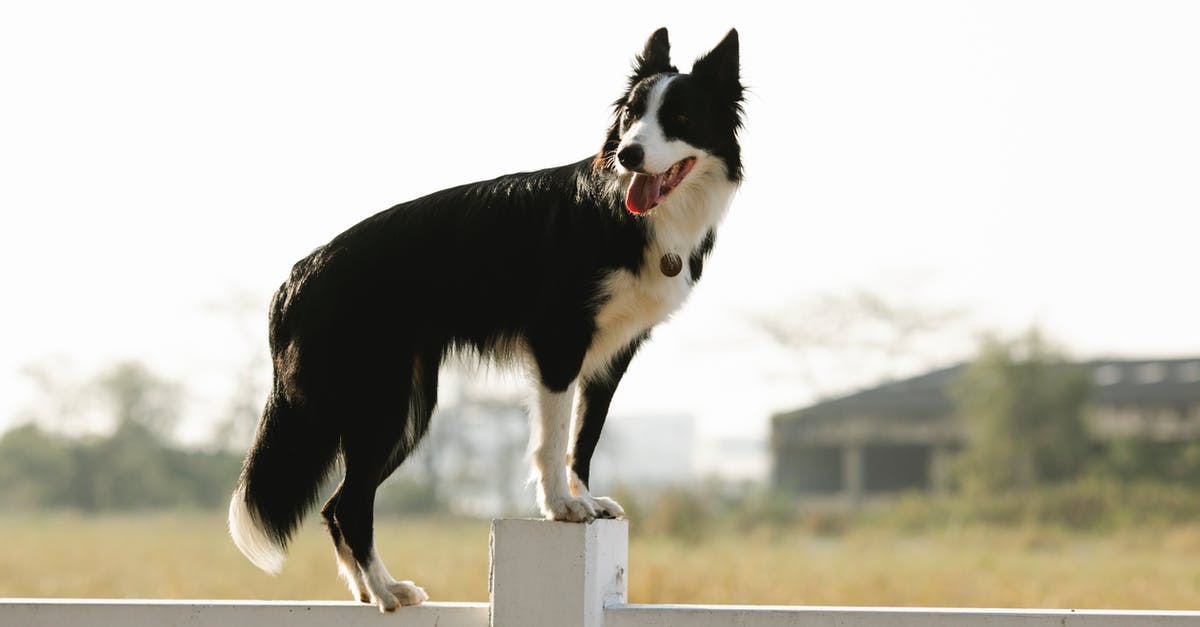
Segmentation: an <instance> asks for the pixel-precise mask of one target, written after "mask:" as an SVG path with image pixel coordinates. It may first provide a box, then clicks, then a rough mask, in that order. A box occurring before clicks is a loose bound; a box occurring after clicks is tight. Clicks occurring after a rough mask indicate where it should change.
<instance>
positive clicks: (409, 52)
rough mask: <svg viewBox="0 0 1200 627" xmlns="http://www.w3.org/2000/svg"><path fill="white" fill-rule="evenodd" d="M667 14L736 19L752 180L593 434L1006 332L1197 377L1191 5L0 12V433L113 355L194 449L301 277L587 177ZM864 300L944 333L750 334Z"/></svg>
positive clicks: (681, 46)
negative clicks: (545, 186) (340, 256)
mask: <svg viewBox="0 0 1200 627" xmlns="http://www.w3.org/2000/svg"><path fill="white" fill-rule="evenodd" d="M784 6H786V7H787V8H786V10H785V9H784V8H783V7H784ZM660 26H666V27H668V28H669V29H670V37H671V42H672V56H673V60H674V61H675V62H676V64H677V65H679V66H680V68H681V70H683V71H687V69H688V68H690V65H691V61H692V60H694V59H695V58H696V57H697V56H698V55H699V54H701V53H703V52H705V51H707V50H708V49H709V48H711V47H712V46H713V45H715V44H716V43H717V42H718V41H719V40H720V39H721V37H722V36H723V35H724V34H725V33H726V32H727V31H728V29H729V28H731V27H736V28H737V29H738V30H739V33H740V40H741V62H742V79H743V82H744V83H745V84H746V85H747V87H748V90H749V91H748V95H747V101H746V103H745V109H746V126H745V129H744V131H743V133H742V136H741V137H742V145H743V152H744V155H745V167H746V179H745V182H744V184H743V186H742V188H741V190H740V191H739V193H738V195H737V196H736V197H735V200H734V202H733V205H732V208H731V210H730V213H729V215H728V217H727V219H726V221H725V223H724V225H723V226H722V228H721V230H720V231H719V233H718V239H717V246H716V249H715V251H714V253H713V256H712V257H711V259H710V262H709V264H708V265H707V266H706V268H705V276H704V280H703V281H702V282H701V283H700V285H699V286H698V288H697V290H696V291H695V292H694V294H693V296H692V298H691V300H690V302H689V303H688V304H687V305H685V307H684V309H683V310H682V311H681V312H680V313H679V314H677V315H676V316H675V317H674V319H672V320H671V321H669V322H667V323H666V324H665V325H663V326H662V327H660V329H659V330H658V331H656V333H655V340H654V341H653V342H652V343H651V344H650V345H648V346H647V347H646V348H644V349H643V350H642V352H641V354H639V356H638V358H637V360H635V362H634V364H633V366H632V367H631V368H630V370H629V372H628V375H627V376H626V378H625V380H624V382H623V383H622V386H621V390H620V391H619V392H618V394H617V398H616V400H615V402H614V403H613V409H612V413H613V415H614V416H617V417H630V416H639V415H641V416H645V415H692V416H696V417H697V419H698V425H699V432H700V437H701V438H702V439H703V438H705V437H707V438H710V439H712V438H722V437H740V438H761V437H763V436H764V434H765V433H766V424H767V417H768V416H769V414H770V413H771V412H772V411H777V410H781V409H790V408H793V407H796V406H798V405H801V404H803V403H806V402H809V401H811V400H812V399H813V398H815V397H817V396H819V395H822V394H828V393H831V392H836V391H839V390H845V389H849V388H852V387H855V386H861V385H867V384H869V383H871V382H872V380H873V379H875V378H878V377H879V376H880V375H881V373H887V374H893V375H896V374H904V369H905V368H908V369H909V370H912V369H914V368H919V367H929V366H934V365H940V364H944V363H946V362H949V361H954V360H957V359H961V358H963V357H965V356H966V355H967V354H968V352H969V350H970V345H971V344H970V341H971V338H973V337H975V336H976V335H977V334H979V333H981V332H1001V333H1014V332H1016V331H1019V330H1022V329H1024V328H1027V327H1029V326H1031V325H1038V326H1039V327H1041V328H1042V329H1043V330H1044V331H1045V333H1046V334H1047V335H1048V336H1050V337H1052V338H1054V339H1056V340H1058V341H1059V342H1060V343H1061V344H1062V345H1063V346H1064V347H1066V348H1067V349H1068V350H1069V351H1071V353H1072V354H1074V355H1077V356H1080V357H1097V356H1130V357H1142V356H1164V357H1167V356H1183V355H1197V354H1200V329H1198V325H1197V321H1198V320H1200V290H1198V289H1197V280H1196V268H1197V262H1198V261H1200V255H1198V254H1197V249H1198V245H1200V228H1197V227H1198V226H1200V184H1198V182H1200V115H1197V113H1196V112H1197V111H1200V80H1197V77H1198V76H1200V37H1196V33H1197V32H1200V4H1197V3H1194V2H1182V1H1181V2H1169V1H1163V2H1133V1H1130V2H1096V1H1087V2H1061V1H1037V2H1027V1H1015V2H1003V3H996V2H989V3H983V2H949V1H948V2H927V1H918V2H904V3H898V2H886V1H879V2H859V1H849V2H821V3H812V2H801V3H790V4H786V5H785V4H780V3H753V2H736V3H704V2H692V3H686V4H684V5H680V4H678V3H671V4H669V5H668V4H665V3H664V4H662V5H661V6H660V5H658V4H649V5H645V6H642V7H638V8H637V9H636V10H635V9H633V8H631V7H623V6H621V5H613V4H582V3H559V2H547V3H503V4H502V3H490V4H485V5H482V6H473V5H462V4H458V3H451V2H441V3H357V2H351V3H338V4H336V5H334V4H333V3H328V4H323V5H322V4H315V3H295V2H292V3H282V2H240V1H239V2H227V1H220V0H218V1H214V2H206V3H193V4H180V3H163V2H131V1H128V0H116V1H114V2H104V3H94V2H56V1H53V0H50V1H43V2H36V3H5V4H4V5H3V6H2V7H0V86H2V87H0V89H2V90H3V97H0V216H2V220H0V286H3V287H2V289H3V297H2V302H3V306H2V307H0V428H3V427H5V426H8V425H11V424H12V423H13V422H14V418H13V417H14V416H16V415H18V414H19V412H20V411H21V410H22V408H24V407H27V406H28V405H29V404H30V403H32V402H34V401H35V400H36V395H35V391H34V389H33V387H32V386H31V385H30V381H29V379H28V377H26V376H24V375H22V374H21V371H22V368H23V367H25V366H27V365H29V364H35V363H41V364H50V365H51V369H52V371H54V372H56V373H59V374H60V376H61V377H62V378H63V379H64V380H69V379H71V378H72V377H74V378H83V377H86V375H87V374H88V373H91V372H94V371H95V370H96V369H98V368H101V367H103V366H104V365H106V364H109V363H112V362H113V361H116V360H120V359H138V360H141V361H144V362H145V363H146V364H148V365H149V366H150V367H152V368H153V369H155V370H156V371H159V372H161V373H163V374H164V375H165V376H168V377H170V378H173V379H175V380H178V381H180V382H182V383H184V384H185V385H186V387H187V390H188V397H187V401H188V404H187V409H188V412H189V416H190V418H189V425H190V426H189V427H188V429H189V430H190V431H189V433H190V434H191V437H193V438H200V437H202V436H203V435H204V434H205V433H206V431H205V429H207V428H208V425H210V424H211V422H212V421H213V420H215V419H216V417H217V416H218V415H219V414H220V413H221V412H222V411H223V408H224V403H226V402H227V397H228V394H229V393H230V390H231V389H232V387H233V386H234V385H235V382H236V380H237V378H238V377H239V376H243V373H244V372H246V369H247V365H248V364H250V365H253V364H254V363H255V360H256V359H257V360H259V362H261V363H265V362H263V361H262V360H264V358H265V355H266V346H265V326H266V325H265V311H266V303H267V302H268V300H269V298H270V295H271V293H272V291H273V290H274V289H275V288H276V287H277V286H278V284H279V283H280V282H281V281H282V279H283V278H284V277H285V276H286V273H287V271H288V269H289V268H290V266H291V264H292V263H293V262H294V261H296V260H297V259H299V258H300V257H303V256H304V255H306V254H307V253H308V252H309V251H311V250H312V249H313V248H315V247H317V246H319V245H321V244H322V243H324V242H326V241H328V240H329V239H330V238H331V237H332V236H334V235H336V234H337V233H339V232H340V231H342V230H344V229H345V228H346V227H348V226H350V225H352V224H354V223H355V222H357V221H359V220H361V219H362V218H365V217H367V216H369V215H371V214H372V213H375V212H377V211H379V210H382V209H385V208H387V207H389V206H391V205H393V204H395V203H398V202H402V201H404V200H408V199H411V198H414V197H417V196H420V195H423V194H425V193H429V192H432V191H436V190H438V189H442V188H445V187H448V186H451V185H456V184H459V183H463V182H468V181H474V180H481V179H485V178H491V177H493V176H496V175H499V174H504V173H509V172H515V171H521V170H530V169H538V168H543V167H549V166H554V165H560V164H563V163H567V162H571V161H575V160H578V159H581V158H584V157H587V156H588V155H590V154H593V153H594V152H595V151H596V150H597V149H598V148H599V146H600V143H601V140H602V136H603V132H604V129H605V127H606V125H607V122H608V115H609V103H611V102H612V101H613V100H614V99H615V98H616V97H617V96H618V95H619V94H620V91H621V89H622V88H623V86H624V83H625V77H626V75H627V73H628V69H629V64H630V61H631V59H632V57H633V55H634V54H635V53H637V52H639V51H640V50H641V47H642V44H643V42H644V41H645V39H646V37H648V36H649V34H650V33H651V32H653V31H654V30H655V29H656V28H658V27H660ZM858 292H867V293H872V294H878V295H882V296H884V297H886V298H887V299H889V300H890V301H892V302H895V303H898V304H902V305H904V306H909V307H915V308H918V309H923V310H929V311H950V310H953V311H955V312H959V314H960V315H959V316H957V317H955V318H954V319H953V320H951V321H948V322H946V324H945V328H944V329H943V330H942V331H944V332H942V333H937V334H933V335H932V336H930V337H929V338H928V339H927V340H924V341H923V342H921V343H918V344H917V345H915V346H912V347H910V348H911V352H913V353H914V354H913V355H908V356H907V357H906V358H905V359H904V360H901V363H902V365H900V366H896V365H894V364H887V363H878V362H877V361H875V360H873V359H872V358H868V357H864V358H862V359H857V358H854V357H849V358H847V356H846V355H842V357H841V358H838V357H837V356H836V355H834V356H829V355H825V356H819V355H818V356H816V357H814V355H815V353H813V352H811V351H810V352H805V351H797V350H795V349H793V348H786V347H783V346H780V345H778V344H777V343H775V342H774V341H773V340H772V338H771V337H770V336H769V335H767V334H765V333H763V332H762V330H761V329H760V328H759V327H758V326H757V324H756V322H755V321H756V320H759V319H762V318H764V317H766V318H772V319H777V320H785V321H787V322H788V324H793V325H797V326H798V327H800V328H803V327H804V325H805V322H806V319H807V317H808V316H811V315H813V314H814V307H815V308H820V307H822V306H823V305H822V303H829V302H836V301H837V299H838V298H841V297H843V296H844V295H847V294H853V293H858ZM818 313H819V312H818ZM829 341H830V343H831V344H835V345H836V344H837V341H838V338H836V337H831V338H829ZM802 363H803V364H808V365H807V366H804V367H801V366H798V365H797V364H802ZM813 364H816V365H815V366H814V365H813ZM263 368H266V366H265V365H262V366H261V367H260V368H259V369H258V370H255V372H258V373H259V376H260V377H262V378H264V379H265V378H266V377H267V376H268V375H269V373H268V372H267V371H265V370H263ZM813 370H816V371H818V375H819V376H818V377H817V378H818V379H819V382H816V381H814V377H813Z"/></svg>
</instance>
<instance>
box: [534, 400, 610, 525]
mask: <svg viewBox="0 0 1200 627" xmlns="http://www.w3.org/2000/svg"><path fill="white" fill-rule="evenodd" d="M574 401H575V382H574V381H572V382H571V383H570V385H568V386H567V388H566V389H565V390H559V391H556V390H554V389H552V388H549V387H547V386H546V385H545V383H542V384H540V385H539V386H538V402H537V411H536V412H535V413H536V416H535V419H534V423H533V427H534V428H533V433H532V436H533V446H532V448H533V465H534V473H535V474H536V475H537V488H538V490H537V493H538V494H537V499H538V507H539V508H540V509H541V510H542V515H543V516H545V517H546V518H547V519H550V520H566V521H572V522H588V521H590V520H592V519H594V518H595V517H596V510H595V509H594V508H593V507H592V505H591V503H589V502H588V500H587V499H582V498H579V497H576V496H573V495H572V494H571V480H570V477H569V476H568V471H567V466H566V463H565V460H566V458H567V444H568V442H569V441H570V428H571V407H572V405H573V404H574Z"/></svg>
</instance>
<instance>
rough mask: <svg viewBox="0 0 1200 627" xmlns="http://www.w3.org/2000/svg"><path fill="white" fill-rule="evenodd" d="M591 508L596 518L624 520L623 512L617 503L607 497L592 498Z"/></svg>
mask: <svg viewBox="0 0 1200 627" xmlns="http://www.w3.org/2000/svg"><path fill="white" fill-rule="evenodd" d="M592 501H593V503H592V508H593V509H595V510H596V518H624V517H625V510H624V509H622V508H621V506H620V505H617V502H616V501H614V500H612V499H610V498H608V497H607V496H594V497H592Z"/></svg>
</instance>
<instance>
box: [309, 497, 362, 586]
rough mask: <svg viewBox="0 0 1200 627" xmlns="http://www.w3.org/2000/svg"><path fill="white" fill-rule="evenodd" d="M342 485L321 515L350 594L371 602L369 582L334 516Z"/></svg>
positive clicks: (324, 507) (327, 502)
mask: <svg viewBox="0 0 1200 627" xmlns="http://www.w3.org/2000/svg"><path fill="white" fill-rule="evenodd" d="M342 485H343V484H338V487H337V490H335V491H334V492H333V496H331V497H329V500H328V501H326V502H325V505H324V506H323V507H322V508H321V517H322V518H324V519H325V527H326V528H327V529H328V530H329V536H330V537H331V538H333V550H334V557H335V558H336V559H337V565H338V575H339V576H341V578H342V580H343V581H345V582H346V585H347V586H349V587H350V596H352V597H354V598H356V599H358V600H359V601H362V602H363V603H370V602H371V593H370V592H369V591H368V590H367V584H366V582H365V581H363V576H362V571H360V570H359V568H358V564H357V563H355V561H354V553H353V552H352V551H351V550H350V545H349V544H346V538H345V537H344V536H343V535H342V530H341V528H340V527H338V524H337V518H336V516H334V509H335V508H336V507H337V502H338V499H339V497H341V494H342Z"/></svg>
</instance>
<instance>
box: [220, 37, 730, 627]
mask: <svg viewBox="0 0 1200 627" xmlns="http://www.w3.org/2000/svg"><path fill="white" fill-rule="evenodd" d="M742 102H743V87H742V84H741V79H740V67H739V53H738V34H737V31H736V30H731V31H730V32H729V33H728V34H727V35H726V36H725V37H724V38H723V39H722V40H721V42H720V43H719V44H717V46H716V47H714V48H713V49H712V50H711V51H710V52H708V53H707V54H704V55H702V56H701V57H700V58H698V59H697V60H696V62H695V63H694V65H693V67H692V71H691V73H690V74H682V73H680V72H679V70H678V69H677V68H676V67H675V66H674V65H672V64H671V60H670V44H669V42H668V38H667V30H666V29H665V28H664V29H659V30H658V31H656V32H655V33H654V34H653V35H652V36H651V37H650V38H649V39H648V40H647V42H646V44H645V47H644V49H643V51H642V53H641V54H640V55H637V56H636V57H635V60H634V67H633V72H632V74H631V75H630V76H629V82H628V88H627V90H626V92H625V93H624V94H623V95H622V96H621V97H620V98H619V99H618V100H617V101H616V102H615V103H614V114H613V118H612V122H611V126H609V128H608V131H607V134H606V136H605V139H604V143H603V145H602V147H601V149H600V151H599V153H598V154H596V155H595V156H594V157H588V158H587V159H584V160H582V161H579V162H577V163H572V164H570V165H565V166H562V167H556V168H550V169H545V170H539V171H536V172H523V173H519V174H511V175H508V176H502V177H499V178H496V179H493V180H490V181H484V182H478V183H470V184H467V185H462V186H460V187H454V188H451V189H446V190H443V191H440V192H435V193H433V194H430V195H428V196H424V197H421V198H418V199H416V200H412V201H410V202H406V203H402V204H399V205H396V206H395V207H392V208H391V209H388V210H386V211H382V212H380V213H378V214H375V215H373V216H371V217H369V218H367V219H365V220H363V221H362V222H360V223H358V224H357V225H355V226H353V227H351V228H350V229H349V230H347V231H345V232H344V233H342V234H340V235H338V236H337V237H335V238H333V240H332V241H330V242H329V243H328V244H325V245H324V246H321V247H320V248H317V249H316V250H315V251H314V252H313V253H312V254H310V255H309V256H307V257H305V258H304V259H301V260H300V261H299V262H297V263H296V264H295V265H294V266H293V268H292V271H291V274H290V276H289V277H288V279H287V280H286V281H285V282H284V283H283V285H282V286H280V288H279V290H278V291H277V292H276V293H275V296H274V298H273V300H272V302H271V306H270V322H269V339H270V348H271V356H272V360H273V369H274V377H273V383H272V387H271V391H270V393H269V397H268V399H267V403H266V407H265V409H264V411H263V415H262V419H261V421H260V422H259V425H258V428H257V432H256V434H255V439H254V443H253V444H252V446H251V448H250V450H249V453H248V455H247V457H246V460H245V463H244V464H243V466H242V471H241V475H240V477H239V479H238V483H237V486H236V488H235V490H234V494H233V498H232V499H231V501H230V506H229V530H230V533H231V535H232V536H233V540H234V542H235V544H237V546H238V548H239V549H240V550H241V551H242V553H243V554H245V556H246V557H247V558H248V559H249V560H250V561H251V562H253V563H254V564H255V565H257V566H258V567H259V568H262V569H263V570H265V571H268V572H271V573H275V572H278V571H279V569H280V568H281V567H282V565H283V559H284V550H285V548H286V546H287V544H288V541H289V539H290V538H291V536H292V534H293V533H294V532H295V530H296V528H297V526H298V525H299V523H300V521H301V520H302V518H303V517H304V515H305V514H306V513H307V512H308V511H309V510H311V509H312V508H313V507H314V506H315V505H316V501H317V498H318V492H319V490H320V488H321V486H322V485H323V483H324V481H325V480H326V479H327V478H328V475H329V474H330V473H331V472H332V470H333V468H334V466H335V462H336V460H337V459H338V458H339V457H340V459H341V460H342V462H343V464H342V465H343V467H344V469H345V475H344V477H343V479H342V481H341V483H340V484H339V485H338V487H337V489H336V491H335V492H334V493H333V495H332V496H331V497H330V498H329V500H328V501H327V502H326V503H325V505H324V506H323V507H322V508H321V514H322V516H323V517H324V520H325V523H326V526H327V527H328V530H329V534H330V535H331V536H332V538H333V543H334V547H335V549H336V557H337V562H338V570H339V571H340V573H341V575H342V576H343V578H345V580H346V582H347V584H348V585H349V587H350V591H351V594H352V595H353V596H354V597H355V598H357V599H359V600H361V601H362V602H364V603H374V604H376V605H377V606H378V607H379V609H380V610H381V611H385V612H387V611H394V610H396V609H397V608H398V607H400V606H402V605H413V604H418V603H421V602H423V601H425V600H426V599H428V596H427V595H426V594H425V591H424V590H423V589H421V588H420V587H418V586H416V585H415V584H413V582H411V581H397V580H395V579H393V578H392V576H391V575H390V574H389V573H388V571H387V568H386V567H385V566H384V564H383V561H382V560H381V559H380V557H379V553H378V552H377V551H376V549H375V542H374V537H373V533H374V531H373V517H374V501H375V491H376V488H377V487H378V486H379V485H380V483H381V482H382V481H383V480H384V479H386V478H387V477H388V476H389V475H390V474H391V473H392V472H393V471H394V470H395V469H396V468H397V467H398V466H399V465H400V464H401V463H402V462H404V460H405V458H406V457H408V455H409V454H410V453H411V452H412V451H413V448H414V447H415V446H416V445H417V443H418V442H420V440H421V438H422V436H423V435H424V434H425V432H426V430H427V429H428V427H429V421H430V418H431V416H432V414H433V410H434V407H435V406H436V405H437V392H438V371H439V368H440V366H441V365H442V363H443V361H444V360H446V359H447V358H449V357H451V356H454V355H458V354H464V353H465V354H472V355H478V356H480V357H482V358H484V359H488V360H494V361H496V362H499V363H515V364H518V365H523V366H525V367H527V368H528V370H529V372H530V378H531V379H532V381H533V382H534V383H535V385H536V387H537V399H536V402H535V403H533V407H532V408H531V414H532V416H533V418H532V421H533V429H532V437H531V451H532V458H533V463H534V477H535V480H536V481H535V483H536V487H537V501H538V506H539V508H540V510H541V513H542V514H543V515H544V516H545V517H546V518H547V519H553V520H560V521H574V522H588V521H591V520H593V519H595V518H619V517H621V516H623V515H624V511H623V510H622V509H621V506H620V505H619V504H617V503H616V502H615V501H613V500H612V499H609V498H606V497H602V496H593V495H592V494H590V493H589V491H588V482H589V465H590V463H591V458H592V453H593V451H594V450H595V448H596V443H597V441H598V440H599V438H600V431H601V429H602V428H603V426H604V420H605V417H606V415H607V413H608V407H609V402H610V401H611V400H612V397H613V393H614V392H615V391H616V389H617V384H618V383H619V382H620V380H621V377H622V375H623V374H624V373H625V370H626V368H627V367H628V365H629V363H630V360H631V359H633V357H634V354H635V353H636V352H637V351H638V348H639V347H640V346H642V344H643V343H644V342H645V341H646V340H647V338H648V336H649V334H650V330H651V328H652V327H653V326H654V325H655V324H657V323H659V322H661V321H662V320H664V319H666V318H667V317H668V316H669V315H670V314H671V313H672V312H674V311H675V310H676V309H678V308H679V306H680V305H682V303H683V302H684V300H685V299H686V298H687V296H688V293H689V292H690V291H691V289H692V286H693V285H694V284H695V283H696V281H697V280H699V278H700V274H701V271H702V270H703V267H704V262H705V259H706V258H707V257H708V255H709V253H710V251H711V250H712V248H713V243H714V239H715V232H716V228H717V226H718V224H719V223H720V222H721V220H722V218H723V216H724V215H725V213H726V211H727V209H728V207H729V205H730V202H731V200H732V197H733V195H734V192H735V190H736V189H737V188H738V185H739V184H740V182H741V180H742V160H741V148H740V145H739V143H738V132H739V130H740V129H741V127H742V120H743V110H742Z"/></svg>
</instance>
